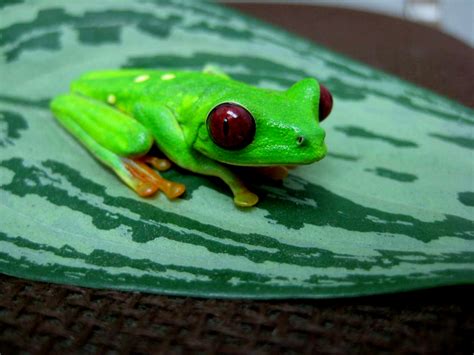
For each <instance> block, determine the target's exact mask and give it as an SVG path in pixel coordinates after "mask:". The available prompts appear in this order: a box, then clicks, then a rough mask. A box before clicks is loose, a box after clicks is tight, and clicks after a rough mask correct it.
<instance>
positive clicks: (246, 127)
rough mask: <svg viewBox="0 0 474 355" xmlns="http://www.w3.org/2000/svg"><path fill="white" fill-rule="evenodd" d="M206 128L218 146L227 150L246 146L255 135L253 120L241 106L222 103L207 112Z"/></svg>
mask: <svg viewBox="0 0 474 355" xmlns="http://www.w3.org/2000/svg"><path fill="white" fill-rule="evenodd" d="M207 130H208V131H209V134H210V136H211V138H212V140H213V141H214V143H216V144H217V145H218V146H219V147H221V148H224V149H229V150H237V149H242V148H245V147H246V146H248V145H249V144H250V143H251V142H252V140H253V137H254V136H255V120H254V118H253V117H252V115H251V114H250V112H248V111H247V110H246V109H245V108H243V107H242V106H240V105H237V104H234V103H223V104H220V105H218V106H216V107H215V108H214V109H213V110H212V111H211V113H209V116H208V117H207Z"/></svg>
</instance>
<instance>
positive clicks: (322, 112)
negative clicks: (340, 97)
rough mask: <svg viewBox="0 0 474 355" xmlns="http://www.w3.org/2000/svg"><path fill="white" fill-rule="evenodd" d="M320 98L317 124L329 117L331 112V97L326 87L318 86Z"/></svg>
mask: <svg viewBox="0 0 474 355" xmlns="http://www.w3.org/2000/svg"><path fill="white" fill-rule="evenodd" d="M319 87H320V90H319V91H320V96H319V122H322V121H323V120H324V119H325V118H326V117H328V116H329V114H330V113H331V110H332V95H331V93H330V92H329V90H328V89H326V87H324V86H323V85H321V84H319Z"/></svg>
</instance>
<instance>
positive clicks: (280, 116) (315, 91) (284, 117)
mask: <svg viewBox="0 0 474 355" xmlns="http://www.w3.org/2000/svg"><path fill="white" fill-rule="evenodd" d="M205 101H206V102H208V104H206V105H203V106H205V108H203V107H201V109H202V111H201V115H202V116H204V115H206V119H205V120H203V121H202V123H201V127H199V129H198V134H197V136H196V138H195V141H194V148H195V149H196V150H198V151H199V152H201V153H202V154H204V155H206V156H208V157H209V158H211V159H213V160H217V161H220V162H223V163H228V164H232V165H245V166H259V165H261V166H270V165H296V164H309V163H312V162H314V161H317V160H320V159H322V158H323V157H324V156H325V154H326V145H325V144H324V137H325V132H324V130H323V129H322V128H321V127H320V126H319V123H320V122H321V121H322V120H324V119H325V118H326V117H327V116H328V115H329V113H330V112H331V109H332V96H331V94H330V93H329V91H328V90H327V89H326V88H325V87H324V86H322V85H320V84H319V83H318V82H317V81H316V80H314V79H303V80H301V81H299V82H297V83H296V84H294V85H293V86H292V87H291V88H289V89H288V90H287V91H285V92H278V91H274V90H264V89H257V88H254V87H250V86H248V85H245V84H242V83H236V82H233V84H232V85H230V87H229V88H226V89H225V90H222V91H221V92H218V93H213V95H212V98H209V99H208V100H205ZM204 112H206V113H204ZM204 121H205V122H204Z"/></svg>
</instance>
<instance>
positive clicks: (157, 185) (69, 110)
mask: <svg viewBox="0 0 474 355" xmlns="http://www.w3.org/2000/svg"><path fill="white" fill-rule="evenodd" d="M51 109H52V111H53V112H54V114H55V116H56V117H57V118H58V121H59V122H60V123H61V124H62V125H63V126H64V127H65V128H66V129H67V130H68V131H69V132H70V133H72V134H73V135H74V136H75V137H76V138H77V139H78V140H79V141H80V142H81V143H82V144H83V145H84V146H85V147H86V148H88V150H89V151H90V152H91V153H92V154H93V155H94V156H95V157H96V158H97V159H99V160H100V161H101V162H102V163H104V164H105V165H107V166H109V167H110V168H111V169H112V170H113V171H114V172H115V173H116V174H117V175H118V176H119V177H120V179H121V180H122V181H123V182H125V183H126V184H127V185H128V186H129V187H130V188H132V189H133V190H135V191H136V193H137V194H139V195H140V196H143V197H147V196H152V195H154V194H155V193H156V192H157V191H158V190H161V191H163V192H164V193H165V194H166V196H167V197H168V198H171V199H173V198H176V197H178V196H180V195H182V194H183V193H184V191H185V186H184V185H183V184H179V183H175V182H172V181H168V180H166V179H164V178H163V177H161V176H160V175H159V173H158V172H156V171H155V170H153V169H151V168H150V167H149V166H148V164H149V165H151V166H153V167H154V168H155V169H157V170H160V171H163V170H166V169H168V168H169V167H170V162H169V161H168V160H166V159H159V158H155V157H149V156H147V155H146V154H147V153H148V151H149V150H150V148H151V145H152V144H153V137H152V136H151V134H150V132H149V131H148V130H147V129H146V128H145V127H144V126H143V125H142V124H140V123H139V122H138V121H136V120H135V119H133V118H131V117H129V116H127V115H125V114H124V113H122V112H120V111H118V110H116V109H115V108H113V107H110V106H108V105H106V104H104V103H101V102H99V101H96V100H93V99H89V98H85V97H81V96H78V95H74V94H72V95H62V96H58V97H57V98H55V99H54V100H53V101H52V103H51Z"/></svg>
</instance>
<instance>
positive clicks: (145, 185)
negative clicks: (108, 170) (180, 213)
mask: <svg viewBox="0 0 474 355" xmlns="http://www.w3.org/2000/svg"><path fill="white" fill-rule="evenodd" d="M122 161H123V164H124V166H125V168H126V169H127V170H128V172H129V173H130V174H131V177H130V179H127V181H126V183H127V184H128V185H129V186H130V187H131V188H132V189H133V190H135V191H136V192H137V194H139V195H140V196H142V197H149V196H152V195H154V194H155V193H156V192H157V191H158V190H161V191H163V192H164V194H165V195H166V196H167V197H168V198H169V199H175V198H177V197H179V196H181V195H182V194H183V193H184V192H185V191H186V187H185V185H183V184H181V183H177V182H173V181H169V180H166V179H164V178H163V177H162V176H161V175H160V174H158V173H157V172H156V171H155V170H153V169H151V168H150V167H149V166H148V165H147V163H148V164H150V165H152V166H153V167H154V168H156V169H157V170H160V171H163V170H167V169H168V168H169V167H170V165H171V163H170V162H169V161H168V160H166V159H159V158H155V157H140V158H135V159H132V158H122Z"/></svg>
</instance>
